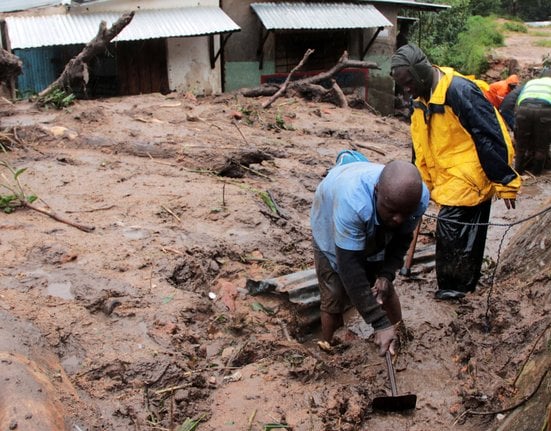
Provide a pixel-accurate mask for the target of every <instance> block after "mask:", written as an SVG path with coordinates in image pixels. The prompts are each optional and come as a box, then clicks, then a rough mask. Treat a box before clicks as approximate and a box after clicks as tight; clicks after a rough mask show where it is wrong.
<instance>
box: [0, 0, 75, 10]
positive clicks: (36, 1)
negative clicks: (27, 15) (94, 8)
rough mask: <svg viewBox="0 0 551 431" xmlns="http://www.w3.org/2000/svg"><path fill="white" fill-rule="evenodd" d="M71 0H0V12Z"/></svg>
mask: <svg viewBox="0 0 551 431" xmlns="http://www.w3.org/2000/svg"><path fill="white" fill-rule="evenodd" d="M69 2H70V0H0V12H15V11H20V10H27V9H32V8H35V7H42V6H57V5H60V4H69Z"/></svg>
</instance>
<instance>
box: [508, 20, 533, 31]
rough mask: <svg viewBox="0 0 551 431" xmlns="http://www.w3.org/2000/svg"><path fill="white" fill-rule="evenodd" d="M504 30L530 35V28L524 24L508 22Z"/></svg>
mask: <svg viewBox="0 0 551 431" xmlns="http://www.w3.org/2000/svg"><path fill="white" fill-rule="evenodd" d="M503 29H504V30H506V31H514V32H516V33H528V27H527V26H526V25H524V24H523V23H522V22H517V21H506V22H505V23H504V24H503Z"/></svg>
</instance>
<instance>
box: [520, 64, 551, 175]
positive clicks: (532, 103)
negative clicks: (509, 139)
mask: <svg viewBox="0 0 551 431" xmlns="http://www.w3.org/2000/svg"><path fill="white" fill-rule="evenodd" d="M550 145H551V69H549V68H548V69H544V71H543V72H542V74H541V77H540V78H537V79H531V80H530V81H528V82H527V83H526V84H525V85H524V87H523V89H522V91H521V92H520V94H519V96H518V99H517V110H516V114H515V146H516V151H517V155H516V159H515V168H516V169H517V171H519V172H520V173H523V172H524V171H526V170H528V171H530V172H532V173H533V174H534V175H539V174H541V173H542V171H543V169H544V168H545V166H546V162H547V160H548V158H549V146H550Z"/></svg>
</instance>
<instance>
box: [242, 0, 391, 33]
mask: <svg viewBox="0 0 551 431" xmlns="http://www.w3.org/2000/svg"><path fill="white" fill-rule="evenodd" d="M251 8H252V9H253V10H254V11H255V13H256V14H257V15H258V18H259V19H260V21H262V24H263V25H264V27H265V28H266V30H324V29H326V30H333V29H344V28H375V27H392V23H391V22H390V21H389V20H388V19H386V17H385V16H384V15H383V14H382V13H381V12H379V11H378V10H377V8H375V6H373V5H370V4H352V3H252V4H251Z"/></svg>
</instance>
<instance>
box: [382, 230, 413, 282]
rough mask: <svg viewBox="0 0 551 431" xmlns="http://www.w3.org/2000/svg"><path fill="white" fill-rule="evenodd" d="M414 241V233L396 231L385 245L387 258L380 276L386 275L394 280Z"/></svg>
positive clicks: (390, 279)
mask: <svg viewBox="0 0 551 431" xmlns="http://www.w3.org/2000/svg"><path fill="white" fill-rule="evenodd" d="M411 241H413V233H412V232H406V233H396V234H394V235H392V239H391V240H390V242H389V243H388V244H387V245H386V247H385V260H384V263H383V267H382V269H381V270H380V271H379V274H378V276H379V277H385V278H386V279H388V280H389V281H394V279H395V278H396V272H397V271H398V270H399V269H400V268H401V267H402V266H403V264H404V256H405V255H406V253H407V251H408V248H409V246H410V244H411Z"/></svg>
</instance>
